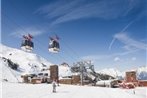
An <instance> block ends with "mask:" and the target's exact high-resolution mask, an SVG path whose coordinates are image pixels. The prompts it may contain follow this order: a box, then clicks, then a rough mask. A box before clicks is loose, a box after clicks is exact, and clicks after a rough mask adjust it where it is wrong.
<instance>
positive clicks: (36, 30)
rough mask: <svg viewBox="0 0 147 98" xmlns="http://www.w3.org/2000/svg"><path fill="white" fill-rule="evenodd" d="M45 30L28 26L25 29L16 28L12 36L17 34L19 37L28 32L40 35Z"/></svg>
mask: <svg viewBox="0 0 147 98" xmlns="http://www.w3.org/2000/svg"><path fill="white" fill-rule="evenodd" d="M43 32H44V31H41V30H38V29H36V28H33V27H26V28H25V29H24V30H23V29H17V30H15V31H14V32H13V33H11V34H10V36H15V37H18V38H21V37H22V35H26V34H31V35H33V36H38V35H41V34H42V33H43Z"/></svg>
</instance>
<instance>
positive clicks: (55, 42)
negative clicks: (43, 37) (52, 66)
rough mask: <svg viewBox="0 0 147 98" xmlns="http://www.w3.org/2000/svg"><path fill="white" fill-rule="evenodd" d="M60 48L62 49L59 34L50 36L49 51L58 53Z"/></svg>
mask: <svg viewBox="0 0 147 98" xmlns="http://www.w3.org/2000/svg"><path fill="white" fill-rule="evenodd" d="M59 50H60V45H59V38H58V37H57V36H56V37H50V42H49V52H51V53H58V52H59Z"/></svg>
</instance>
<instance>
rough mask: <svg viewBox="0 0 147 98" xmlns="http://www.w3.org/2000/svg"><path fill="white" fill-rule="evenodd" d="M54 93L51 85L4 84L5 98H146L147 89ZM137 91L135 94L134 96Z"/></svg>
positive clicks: (69, 88)
mask: <svg viewBox="0 0 147 98" xmlns="http://www.w3.org/2000/svg"><path fill="white" fill-rule="evenodd" d="M56 90H57V93H52V85H51V84H37V85H34V84H17V83H3V91H2V97H3V98H146V97H147V96H146V90H147V89H146V88H143V87H142V88H135V89H120V88H102V87H89V86H74V85H62V84H60V86H57V88H56ZM134 91H135V94H134Z"/></svg>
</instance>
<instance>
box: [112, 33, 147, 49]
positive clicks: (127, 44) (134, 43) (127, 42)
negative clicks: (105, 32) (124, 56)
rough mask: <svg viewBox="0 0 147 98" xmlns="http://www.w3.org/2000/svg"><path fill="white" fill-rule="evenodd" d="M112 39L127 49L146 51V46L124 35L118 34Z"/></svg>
mask: <svg viewBox="0 0 147 98" xmlns="http://www.w3.org/2000/svg"><path fill="white" fill-rule="evenodd" d="M114 38H115V39H117V40H119V41H120V42H122V43H123V44H124V45H125V47H127V48H131V47H132V48H134V49H142V50H147V44H145V43H143V42H140V41H137V40H134V39H132V38H130V37H129V36H128V35H126V34H125V33H118V34H115V35H114Z"/></svg>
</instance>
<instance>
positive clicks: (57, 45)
mask: <svg viewBox="0 0 147 98" xmlns="http://www.w3.org/2000/svg"><path fill="white" fill-rule="evenodd" d="M5 16H6V17H7V18H8V19H9V20H11V21H12V19H10V18H9V17H8V16H7V15H6V14H5ZM12 22H13V23H14V24H16V25H17V26H18V27H19V28H21V29H22V30H23V31H24V32H25V33H28V32H26V31H25V30H24V28H23V27H21V26H20V25H18V24H17V23H16V22H14V21H12ZM26 43H29V44H30V43H31V42H27V41H26V40H25V44H26ZM54 43H55V42H54ZM23 45H24V44H22V46H23ZM66 45H67V44H66ZM28 46H32V47H30V48H29V49H30V50H32V48H33V47H34V45H33V43H31V45H28ZM28 46H27V48H28ZM55 46H56V47H57V48H54V50H56V51H59V49H58V48H60V46H59V44H58V43H57V44H56V43H55ZM71 50H72V49H71ZM72 51H73V50H72ZM66 53H67V52H66ZM73 53H74V54H75V52H73ZM59 56H60V58H62V59H64V57H63V56H61V55H59ZM70 57H71V58H72V59H73V57H72V56H70ZM64 60H65V59H64ZM75 60H76V59H74V61H75Z"/></svg>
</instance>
